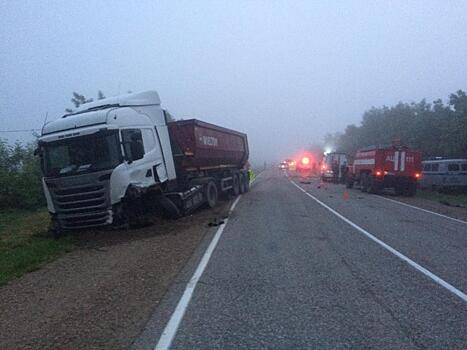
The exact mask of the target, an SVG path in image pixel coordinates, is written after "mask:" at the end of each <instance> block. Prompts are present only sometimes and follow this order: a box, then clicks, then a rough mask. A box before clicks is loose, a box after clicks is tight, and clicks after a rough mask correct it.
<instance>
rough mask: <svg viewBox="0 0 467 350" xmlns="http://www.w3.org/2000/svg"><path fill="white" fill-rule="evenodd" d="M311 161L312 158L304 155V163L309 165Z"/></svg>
mask: <svg viewBox="0 0 467 350" xmlns="http://www.w3.org/2000/svg"><path fill="white" fill-rule="evenodd" d="M309 163H310V158H308V157H303V158H302V164H303V165H308V164H309Z"/></svg>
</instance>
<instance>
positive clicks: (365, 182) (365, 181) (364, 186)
mask: <svg viewBox="0 0 467 350" xmlns="http://www.w3.org/2000/svg"><path fill="white" fill-rule="evenodd" d="M360 182H361V188H360V190H361V191H362V192H368V175H367V174H362V175H361V177H360Z"/></svg>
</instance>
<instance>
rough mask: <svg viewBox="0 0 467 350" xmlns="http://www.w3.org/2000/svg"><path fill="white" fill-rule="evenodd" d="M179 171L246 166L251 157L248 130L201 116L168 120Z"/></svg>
mask: <svg viewBox="0 0 467 350" xmlns="http://www.w3.org/2000/svg"><path fill="white" fill-rule="evenodd" d="M168 126H169V134H170V138H171V142H172V150H173V154H174V160H175V167H176V170H177V173H178V174H184V173H190V172H194V171H213V170H219V169H223V170H225V169H242V168H243V167H244V165H245V163H246V162H247V160H248V141H247V136H246V134H244V133H241V132H238V131H234V130H231V129H227V128H223V127H220V126H217V125H214V124H210V123H206V122H203V121H200V120H197V119H189V120H180V121H176V122H171V123H169V124H168Z"/></svg>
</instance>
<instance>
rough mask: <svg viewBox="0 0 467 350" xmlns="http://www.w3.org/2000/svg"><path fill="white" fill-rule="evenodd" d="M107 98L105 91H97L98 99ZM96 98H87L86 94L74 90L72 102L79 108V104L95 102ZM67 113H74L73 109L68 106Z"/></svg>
mask: <svg viewBox="0 0 467 350" xmlns="http://www.w3.org/2000/svg"><path fill="white" fill-rule="evenodd" d="M104 98H105V95H104V93H103V92H102V90H98V91H97V99H98V100H103V99H104ZM93 101H94V99H92V98H86V97H85V96H84V95H82V94H79V93H77V92H73V97H72V98H71V102H72V103H73V104H74V106H75V108H78V107H79V106H81V105H83V104H85V103H90V102H93ZM65 112H66V113H73V109H71V108H67V109H65Z"/></svg>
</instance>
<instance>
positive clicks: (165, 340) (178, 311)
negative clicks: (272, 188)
mask: <svg viewBox="0 0 467 350" xmlns="http://www.w3.org/2000/svg"><path fill="white" fill-rule="evenodd" d="M240 198H241V195H240V196H238V197H237V199H235V201H234V202H233V203H232V206H231V207H230V209H229V215H230V214H232V212H233V210H234V209H235V207H236V206H237V203H238V201H239V200H240ZM227 222H228V219H225V220H224V223H223V224H221V225H220V226H219V228H218V229H217V232H216V234H215V235H214V237H213V239H212V241H211V243H210V244H209V247H208V248H207V249H206V252H205V253H204V255H203V258H202V259H201V261H200V263H199V265H198V267H197V268H196V271H195V273H194V274H193V276H192V277H191V279H190V281H189V282H188V284H187V286H186V288H185V291H184V292H183V295H182V297H181V298H180V300H179V302H178V304H177V307H176V308H175V311H174V312H173V314H172V316H171V317H170V320H169V322H168V323H167V325H166V326H165V328H164V331H163V332H162V335H161V337H160V338H159V341H158V342H157V345H156V347H155V348H154V349H155V350H167V349H170V345H171V344H172V341H173V340H174V338H175V335H176V334H177V330H178V327H179V326H180V323H181V322H182V319H183V316H184V315H185V311H186V309H187V308H188V304H189V303H190V300H191V297H192V296H193V292H194V291H195V288H196V285H197V284H198V281H199V279H200V278H201V275H202V274H203V272H204V270H205V269H206V266H207V265H208V262H209V259H210V258H211V255H212V253H213V252H214V249H216V246H217V243H218V242H219V239H220V238H221V236H222V232H224V228H225V226H226V225H227Z"/></svg>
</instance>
